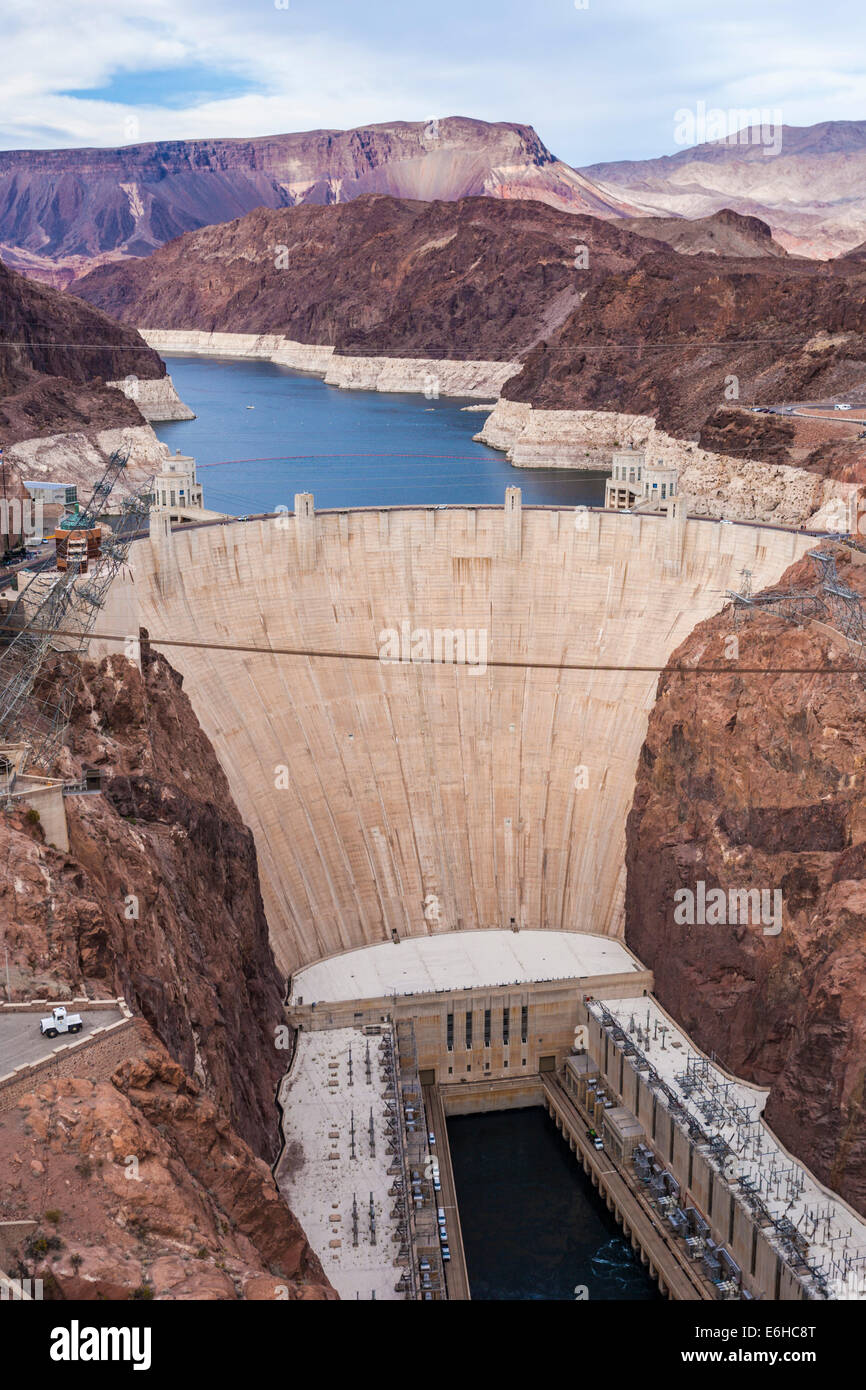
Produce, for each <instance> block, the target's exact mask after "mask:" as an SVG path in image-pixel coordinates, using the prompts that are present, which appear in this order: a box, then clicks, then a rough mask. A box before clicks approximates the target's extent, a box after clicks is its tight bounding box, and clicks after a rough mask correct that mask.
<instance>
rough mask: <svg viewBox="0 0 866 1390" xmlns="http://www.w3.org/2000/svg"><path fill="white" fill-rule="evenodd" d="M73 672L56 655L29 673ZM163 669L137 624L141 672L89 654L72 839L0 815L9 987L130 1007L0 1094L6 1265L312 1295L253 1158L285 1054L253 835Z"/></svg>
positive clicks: (321, 1281)
mask: <svg viewBox="0 0 866 1390" xmlns="http://www.w3.org/2000/svg"><path fill="white" fill-rule="evenodd" d="M114 650H115V652H116V651H117V646H116V645H115V648H114ZM76 679H77V677H76V666H75V662H74V661H73V659H72V658H71V657H69V656H63V655H57V656H54V657H52V658H50V660H49V662H48V663H47V665H46V667H45V670H44V672H43V677H42V685H43V691H45V690H47V688H48V687H49V686H50V685H51V684H53V683H59V682H68V681H75V680H76ZM181 687H182V682H181V678H180V677H179V676H178V674H177V673H176V672H175V671H174V670H173V669H172V668H171V667H170V666H169V665H168V663H167V662H166V661H165V660H164V659H163V658H162V657H161V656H158V655H156V654H154V653H153V652H152V651H151V650H150V648H149V647H148V645H147V642H146V640H145V641H143V642H142V649H141V665H140V669H139V666H138V665H136V664H134V663H133V662H131V661H128V660H127V659H126V658H125V657H124V656H122V655H113V656H111V657H109V658H107V659H105V660H102V661H100V662H98V663H97V662H95V661H87V662H85V663H84V665H83V669H82V672H81V679H80V682H79V684H78V693H77V697H76V701H75V705H74V709H73V712H72V717H71V720H70V725H69V730H68V738H67V744H66V746H65V747H64V749H63V750H62V753H61V757H60V760H59V763H58V766H57V768H56V771H57V773H58V774H59V775H61V776H63V777H64V778H66V779H73V778H75V777H77V776H79V775H80V772H81V769H82V768H83V767H91V768H98V769H99V770H100V771H101V773H102V775H103V790H102V793H101V794H99V795H83V796H72V797H67V798H65V799H64V801H65V808H66V814H67V819H68V828H69V849H68V852H62V851H60V850H58V849H56V848H55V847H54V846H53V845H51V844H48V843H47V842H46V841H47V836H46V833H45V829H44V827H43V825H42V823H41V822H40V820H39V817H38V815H34V813H33V812H32V811H31V812H28V810H27V808H26V807H24V806H20V807H19V809H18V810H17V811H15V812H14V813H12V814H10V815H7V816H4V817H3V818H2V819H0V855H2V859H3V863H4V866H5V873H4V875H3V879H2V883H0V933H2V936H3V940H4V943H5V945H6V947H7V949H8V978H9V983H10V985H11V990H12V997H13V999H16V1000H17V999H24V998H33V997H36V998H44V999H48V1000H52V1001H54V1000H71V999H74V998H75V997H79V996H82V995H86V996H89V997H91V998H93V997H96V998H101V997H105V996H106V995H109V996H116V995H122V996H123V997H124V998H125V999H126V1001H127V1003H128V1004H129V1006H130V1008H131V1010H132V1012H133V1014H134V1016H135V1018H134V1022H133V1023H132V1025H131V1028H126V1029H125V1030H124V1031H123V1034H122V1036H121V1034H119V1033H118V1035H117V1036H116V1038H115V1040H114V1042H113V1043H112V1047H111V1048H110V1049H106V1048H105V1047H104V1046H102V1045H101V1044H99V1043H95V1044H94V1046H93V1047H90V1048H81V1049H76V1050H75V1052H74V1053H73V1052H70V1053H69V1055H68V1057H65V1058H64V1062H65V1066H64V1068H63V1074H62V1075H54V1074H49V1073H48V1072H46V1073H44V1074H41V1073H40V1074H36V1075H33V1076H31V1077H29V1078H28V1081H27V1084H26V1085H25V1086H24V1087H23V1088H22V1087H20V1086H19V1087H17V1089H16V1093H15V1096H14V1099H13V1101H12V1104H11V1105H10V1106H8V1107H6V1108H5V1109H4V1114H3V1117H2V1119H3V1123H2V1125H0V1220H2V1221H35V1222H36V1223H37V1227H36V1230H35V1231H34V1232H33V1234H32V1237H29V1238H27V1239H26V1240H24V1241H22V1243H21V1245H20V1248H19V1249H18V1250H17V1253H16V1254H15V1256H14V1261H13V1262H12V1263H11V1264H10V1260H9V1259H6V1261H5V1263H6V1268H7V1270H8V1271H9V1272H11V1273H13V1274H14V1273H16V1272H20V1273H21V1274H22V1275H30V1276H35V1277H40V1278H43V1279H44V1281H45V1287H46V1297H49V1298H57V1297H61V1298H73V1299H74V1298H120V1299H125V1298H144V1297H147V1298H149V1297H156V1298H219V1299H236V1298H262V1299H276V1298H288V1299H300V1298H329V1297H333V1291H332V1290H331V1289H330V1287H329V1286H328V1283H327V1280H326V1279H325V1278H324V1276H323V1274H322V1271H321V1268H320V1266H319V1264H318V1261H317V1260H316V1258H315V1256H314V1255H313V1254H312V1253H311V1251H310V1249H309V1246H308V1244H307V1242H306V1239H305V1237H304V1233H303V1231H302V1230H301V1229H300V1227H299V1225H298V1223H297V1221H296V1220H295V1218H294V1217H293V1215H292V1213H291V1212H290V1211H289V1209H288V1208H287V1207H286V1205H285V1203H284V1201H283V1199H282V1197H281V1196H280V1194H279V1193H278V1191H277V1188H276V1185H275V1183H274V1180H273V1177H272V1175H271V1172H270V1170H269V1167H268V1161H272V1160H273V1159H274V1157H275V1156H276V1151H277V1148H278V1143H279V1134H278V1123H277V1121H278V1116H277V1109H276V1103H275V1092H276V1086H277V1083H278V1081H279V1079H280V1077H281V1076H282V1074H283V1072H284V1070H285V1065H286V1058H287V1056H288V1053H287V1051H286V1047H284V1046H283V1047H281V1046H279V1045H278V1042H279V1036H280V1035H279V1034H278V1031H277V1030H278V1029H280V1028H281V1027H282V1025H283V1019H284V1014H283V1009H282V1002H281V980H280V977H279V974H278V972H277V969H276V966H275V963H274V959H273V955H272V953H271V949H270V946H269V943H268V929H267V923H266V920H265V915H264V909H263V905H262V899H261V894H260V891H259V880H258V871H257V863H256V851H255V846H254V843H253V838H252V835H251V834H250V832H249V830H248V829H247V828H246V826H245V825H244V824H243V822H242V820H241V817H240V815H239V813H238V810H237V808H236V806H235V804H234V802H233V800H232V797H231V793H230V791H229V788H228V784H227V782H226V779H225V775H224V773H223V771H222V769H221V767H220V765H219V763H218V761H217V759H216V757H215V755H214V752H213V749H212V748H211V746H210V744H209V743H208V741H207V739H206V737H205V736H204V734H203V732H202V730H201V727H200V726H199V724H198V721H197V720H196V718H195V715H194V713H193V711H192V708H191V706H190V704H189V701H188V699H187V698H186V696H185V694H184V692H183V690H182V688H181ZM35 1017H36V1016H34V1020H35ZM86 1017H87V1016H86V1015H85V1018H86ZM11 1021H14V1019H13V1020H11ZM9 1022H10V1016H9V1015H6V1016H5V1018H0V1052H2V1046H3V1043H4V1040H5V1037H6V1035H5V1034H4V1033H3V1031H2V1029H3V1027H4V1026H6V1025H8V1024H9ZM85 1036H86V1035H85ZM108 1036H109V1035H108V1034H106V1035H105V1037H106V1038H107V1037H108ZM286 1041H288V1040H286ZM76 1058H77V1061H76Z"/></svg>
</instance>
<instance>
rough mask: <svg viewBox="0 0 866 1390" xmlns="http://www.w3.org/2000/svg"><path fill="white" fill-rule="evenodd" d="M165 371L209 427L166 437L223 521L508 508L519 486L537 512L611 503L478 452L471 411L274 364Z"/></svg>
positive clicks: (214, 360) (217, 360)
mask: <svg viewBox="0 0 866 1390" xmlns="http://www.w3.org/2000/svg"><path fill="white" fill-rule="evenodd" d="M165 360H166V364H167V366H168V370H169V372H170V373H171V375H172V378H173V380H174V384H175V386H176V387H177V390H178V394H179V395H180V397H181V399H182V400H183V401H185V402H186V404H187V405H189V406H190V408H191V409H192V410H194V411H195V412H196V416H197V418H196V419H195V420H183V421H176V422H175V421H172V422H170V423H160V424H157V425H156V426H155V427H154V428H155V430H156V433H157V435H158V436H159V438H160V439H161V440H163V442H164V443H166V444H168V445H169V446H170V447H171V449H172V450H174V449H180V451H181V453H182V454H192V455H193V457H194V458H195V460H196V462H197V464H198V467H199V470H200V471H199V482H200V483H202V485H203V486H204V501H205V506H206V507H211V508H213V509H214V510H215V511H220V512H231V513H233V514H234V515H243V514H244V513H246V512H250V513H252V512H265V511H267V512H271V511H273V510H274V509H275V508H276V507H277V506H288V507H292V506H293V505H294V496H295V493H296V492H312V493H313V494H314V496H315V499H316V506H317V507H373V506H396V505H400V504H404V505H405V504H420V503H427V504H430V503H432V504H442V503H446V502H451V503H455V502H494V503H502V501H503V499H504V496H505V489H506V488H507V487H512V486H517V487H520V488H522V489H523V501H524V502H525V503H526V504H527V505H529V504H531V503H542V502H544V503H550V504H555V505H559V506H576V505H577V504H583V505H586V506H592V505H601V504H602V503H603V501H604V481H603V475H601V474H599V473H578V472H573V471H571V470H564V469H535V468H533V469H527V468H513V467H512V466H511V464H510V463H508V462H507V461H506V459H505V456H504V454H501V453H497V452H496V451H495V450H494V449H488V448H487V447H486V445H484V444H476V443H474V441H473V439H472V436H473V434H476V433H477V432H478V430H480V429H481V426H482V424H483V423H484V418H485V417H484V415H483V414H479V413H477V412H475V411H472V412H466V411H463V410H462V409H461V407H462V406H464V405H468V404H471V402H469V401H464V400H456V399H453V398H450V399H447V400H445V399H440V400H429V401H428V400H425V398H424V397H423V396H420V395H415V396H410V395H405V396H404V395H385V394H380V393H378V392H375V391H341V390H338V389H337V388H335V387H332V386H325V384H324V382H323V381H322V380H321V379H320V378H319V377H313V376H305V375H303V374H302V373H299V372H292V371H289V370H287V369H286V368H284V367H277V366H275V365H274V364H273V363H272V362H254V361H248V360H244V359H236V358H221V357H193V356H183V357H166V359H165ZM250 406H252V407H253V409H250V408H249V407H250Z"/></svg>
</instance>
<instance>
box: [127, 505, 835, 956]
mask: <svg viewBox="0 0 866 1390" xmlns="http://www.w3.org/2000/svg"><path fill="white" fill-rule="evenodd" d="M581 527H583V529H581ZM810 544H814V542H813V541H810V539H809V538H808V537H806V536H801V535H795V534H791V533H789V532H784V531H774V530H771V529H769V528H760V527H750V526H726V525H721V526H720V525H716V524H713V523H711V522H698V521H690V522H686V523H683V522H681V521H679V522H677V521H673V520H669V519H668V518H663V517H638V516H622V515H616V514H614V513H590V514H586V513H583V514H581V513H578V514H577V517H576V516H575V513H574V512H573V511H569V510H555V509H540V508H539V509H533V510H524V511H523V513H522V515H521V513H520V512H519V511H517V512H516V513H511V512H508V511H503V509H502V508H493V507H490V508H448V509H447V510H442V511H438V510H435V509H424V508H406V509H396V510H382V511H377V510H372V509H371V510H363V511H355V512H351V511H350V512H345V511H344V512H326V513H319V514H318V515H316V516H308V517H300V518H295V517H288V516H284V517H280V518H277V519H272V520H267V521H253V522H245V523H237V524H234V525H230V526H214V527H208V528H201V529H196V530H189V531H186V532H183V531H181V532H175V533H174V534H173V535H172V536H170V537H168V538H165V537H162V538H161V539H158V540H156V539H155V540H153V541H150V542H140V543H137V544H136V545H135V547H134V548H133V564H134V569H135V578H136V590H137V594H138V605H139V613H140V621H141V623H142V624H143V625H144V626H145V627H146V628H147V629H148V630H149V631H150V634H151V636H152V637H153V638H154V639H158V638H161V637H165V638H169V637H172V638H179V639H182V640H191V641H203V642H220V643H223V642H224V643H240V644H246V645H252V646H262V647H303V648H305V649H314V650H324V651H334V652H345V653H364V654H368V655H373V656H375V655H376V654H377V653H379V652H380V651H383V652H384V654H385V655H386V656H388V657H394V656H396V657H397V658H399V657H400V656H401V655H406V656H408V655H409V652H408V651H405V650H404V651H402V652H401V646H405V643H406V634H407V633H408V634H409V641H410V642H411V644H412V647H413V648H414V650H415V652H416V654H417V653H422V654H423V652H424V649H425V642H426V641H427V640H429V642H430V646H431V649H432V650H433V652H434V654H435V651H436V633H437V631H438V632H439V633H440V639H439V641H440V645H441V649H442V652H443V653H444V654H445V655H447V654H448V650H449V644H450V641H451V640H452V639H450V638H448V637H447V636H446V637H444V638H443V637H441V634H442V633H450V634H457V636H456V642H457V644H458V648H457V649H458V651H459V642H460V640H461V634H463V640H465V642H466V648H467V660H468V658H474V666H475V668H476V669H473V667H472V666H470V665H468V664H456V665H455V664H445V663H444V662H440V663H438V664H437V663H436V662H434V663H432V664H421V663H419V662H417V661H416V662H415V663H412V662H411V661H401V660H399V659H398V661H397V663H396V664H386V663H385V662H383V661H381V660H378V659H377V660H365V661H359V660H348V659H347V660H339V661H335V660H329V659H324V658H322V657H306V656H303V657H296V656H271V655H261V656H259V655H256V654H249V653H234V652H228V651H226V652H223V651H203V650H195V649H185V648H180V647H175V648H172V647H169V648H166V655H167V656H168V657H169V659H170V660H171V661H172V663H173V664H174V665H175V666H176V667H177V668H178V669H179V670H180V672H181V673H182V675H183V677H184V688H185V690H186V691H187V693H188V695H189V697H190V699H191V701H192V704H193V706H194V708H195V710H196V713H197V715H198V717H199V719H200V721H201V723H202V726H203V728H204V730H205V732H206V733H207V734H208V736H209V738H210V739H211V742H212V743H213V745H214V747H215V749H216V750H217V753H218V755H219V757H220V759H221V761H222V764H223V767H224V768H225V771H226V774H227V776H228V779H229V782H230V784H231V788H232V791H233V794H234V796H235V799H236V801H237V804H238V806H239V809H240V811H241V814H242V815H243V817H244V819H245V820H246V822H247V824H248V825H249V826H250V827H251V828H252V831H253V833H254V835H255V840H256V846H257V850H258V858H259V867H260V873H261V880H262V892H263V896H264V900H265V908H266V911H267V915H268V921H269V923H270V927H271V933H272V939H273V946H274V952H275V955H276V957H277V960H278V962H279V964H280V966H281V968H282V969H283V970H285V971H287V972H289V971H292V970H294V969H296V968H297V967H299V966H301V965H305V964H308V963H310V962H312V961H316V960H320V959H321V958H323V957H325V956H328V955H332V954H335V953H337V952H341V951H345V950H348V949H350V948H353V947H358V946H367V945H371V944H374V943H376V942H380V941H383V940H389V939H390V938H391V937H392V936H393V935H394V934H397V935H398V936H401V937H403V936H418V935H429V934H435V933H439V932H446V931H450V930H454V929H464V930H469V929H474V928H486V927H498V928H502V927H506V928H507V927H509V926H510V925H512V924H516V925H520V926H524V927H530V928H552V929H556V930H563V929H565V930H574V931H584V932H598V933H606V934H610V935H618V934H620V932H621V929H622V912H623V897H624V876H625V868H624V852H625V822H626V816H627V814H628V811H629V808H630V805H631V800H632V794H633V789H634V779H635V768H636V763H637V758H638V754H639V752H640V748H641V745H642V742H643V739H644V736H645V732H646V725H647V717H648V713H649V710H650V708H651V706H652V704H653V701H654V697H655V688H656V684H657V679H658V677H657V674H656V673H655V672H653V671H651V670H650V671H646V670H643V671H640V670H625V671H623V670H616V671H602V670H590V671H564V672H560V671H555V670H543V669H522V668H520V667H499V666H495V665H487V666H486V669H477V668H478V667H479V666H480V667H484V661H483V657H484V655H485V654H486V659H487V661H488V662H496V661H512V660H513V661H534V662H547V663H551V662H553V663H559V662H573V663H587V664H589V665H597V666H601V665H604V664H608V665H616V666H626V667H629V666H632V667H640V666H643V667H646V666H659V665H662V664H664V662H665V661H666V660H667V658H668V657H669V655H670V653H671V652H672V651H673V649H674V648H675V647H676V646H677V645H678V644H679V643H680V642H681V641H682V640H683V638H684V637H685V636H686V635H687V633H688V632H690V631H691V629H692V628H693V627H694V625H695V624H696V623H697V622H699V621H701V620H702V619H703V618H705V617H707V616H709V615H710V614H711V613H713V612H716V611H717V610H718V609H719V607H720V606H721V605H722V603H723V602H724V590H725V589H726V588H728V587H732V588H736V587H738V584H739V577H740V572H741V570H742V569H743V568H744V567H746V568H748V569H750V570H751V571H752V574H753V584H754V587H755V589H756V590H757V589H759V588H761V587H762V586H764V585H766V584H768V583H772V582H774V581H775V580H777V579H778V577H779V576H780V575H781V573H782V572H783V571H784V569H785V568H786V567H787V566H788V565H789V564H790V563H792V562H793V561H794V560H795V559H797V558H798V557H799V556H800V555H801V554H803V553H804V551H805V550H807V549H808V548H809V545H810ZM383 634H387V635H386V636H383ZM473 642H474V643H475V648H474V650H473V648H472V644H473Z"/></svg>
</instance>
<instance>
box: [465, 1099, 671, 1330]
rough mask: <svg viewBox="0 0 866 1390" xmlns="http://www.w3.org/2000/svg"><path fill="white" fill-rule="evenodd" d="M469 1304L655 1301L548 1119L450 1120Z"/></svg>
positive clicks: (535, 1114) (528, 1113)
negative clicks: (580, 1293)
mask: <svg viewBox="0 0 866 1390" xmlns="http://www.w3.org/2000/svg"><path fill="white" fill-rule="evenodd" d="M448 1138H449V1141H450V1148H451V1159H452V1163H453V1165H454V1182H455V1186H456V1189H457V1204H458V1207H459V1209H460V1225H461V1228H462V1231H463V1244H464V1249H465V1252H466V1264H467V1268H468V1272H469V1289H470V1293H471V1294H472V1297H473V1299H515V1300H536V1299H543V1300H546V1301H549V1300H567V1299H570V1300H574V1299H575V1297H576V1295H575V1289H576V1287H577V1286H582V1287H583V1288H585V1290H586V1303H584V1307H587V1304H588V1305H589V1307H588V1308H587V1312H588V1311H589V1308H591V1306H592V1304H593V1303H595V1302H609V1301H612V1300H621V1299H631V1300H652V1299H661V1294H660V1293H659V1291H658V1288H657V1286H656V1284H655V1282H654V1281H653V1280H652V1279H650V1277H649V1275H648V1274H647V1272H646V1270H645V1269H644V1268H643V1266H642V1265H641V1263H640V1261H639V1260H638V1258H637V1257H636V1256H635V1254H634V1252H633V1251H632V1248H631V1245H630V1244H629V1242H628V1241H627V1240H624V1239H623V1236H622V1232H621V1230H620V1228H619V1227H618V1226H617V1224H616V1221H615V1220H614V1218H613V1216H612V1215H611V1213H610V1212H609V1211H608V1210H607V1207H606V1206H605V1204H604V1202H603V1201H602V1200H601V1199H600V1198H599V1195H598V1193H597V1191H596V1190H595V1189H594V1188H593V1186H592V1182H591V1181H590V1179H589V1178H588V1177H587V1175H586V1174H585V1173H584V1171H583V1169H582V1168H581V1166H580V1164H579V1163H578V1162H577V1161H576V1160H575V1158H574V1156H573V1155H572V1153H571V1151H570V1150H569V1147H568V1145H567V1144H566V1143H565V1141H564V1140H563V1138H562V1136H561V1135H560V1134H559V1133H558V1132H557V1129H556V1126H555V1125H554V1123H553V1121H552V1120H551V1119H550V1117H549V1115H548V1114H547V1112H546V1111H545V1110H544V1109H543V1108H542V1107H541V1106H536V1107H533V1108H532V1109H528V1110H500V1111H496V1112H494V1113H492V1114H488V1115H458V1116H452V1117H449V1120H448Z"/></svg>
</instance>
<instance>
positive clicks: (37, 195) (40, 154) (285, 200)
mask: <svg viewBox="0 0 866 1390" xmlns="http://www.w3.org/2000/svg"><path fill="white" fill-rule="evenodd" d="M365 193H389V194H392V195H394V196H395V197H402V198H421V199H425V200H429V199H436V198H443V199H448V200H452V199H455V198H462V197H465V196H467V195H468V194H487V195H489V196H491V197H496V198H507V199H514V198H519V199H536V200H538V201H540V202H543V203H549V204H551V205H552V206H554V207H558V208H562V209H564V210H566V211H569V212H578V213H584V212H585V213H592V214H593V215H594V216H596V217H627V216H630V215H631V214H632V213H635V212H637V211H639V210H638V209H636V208H633V207H632V206H631V204H630V203H629V202H628V200H622V199H620V198H616V197H612V196H608V195H607V194H605V193H602V192H601V191H600V190H599V189H597V188H596V187H595V186H594V185H593V183H592V182H591V181H590V180H589V179H587V178H585V176H584V175H583V174H580V173H578V172H577V171H576V170H574V169H572V168H570V167H569V165H567V164H564V163H563V162H562V161H561V160H558V159H556V158H555V157H554V156H553V155H552V154H551V153H550V151H549V150H548V149H546V147H545V146H544V144H543V143H542V142H541V140H539V138H538V136H537V135H536V133H535V131H534V130H533V129H532V128H531V127H530V126H523V125H510V124H507V123H505V122H500V123H497V124H494V125H489V124H487V123H486V122H484V121H475V120H469V119H466V118H464V117H461V116H454V117H449V118H447V119H443V120H441V121H430V122H427V123H426V124H424V123H423V122H418V121H414V122H413V121H395V122H392V123H389V124H386V125H373V126H365V127H363V128H360V129H358V130H347V131H340V130H314V131H308V132H305V133H303V134H297V135H274V136H267V137H263V138H262V139H256V140H178V141H172V142H164V143H161V144H153V145H130V146H126V147H124V148H121V149H73V150H12V151H5V152H2V151H0V257H2V259H3V260H4V261H5V262H6V264H7V265H11V266H13V267H14V268H15V269H17V270H21V271H23V272H25V273H26V274H30V275H34V276H37V277H39V278H42V279H46V280H49V281H51V282H52V283H54V284H67V283H68V282H69V281H70V280H71V279H72V278H73V276H74V275H76V274H79V273H81V272H82V271H84V270H86V269H88V268H90V267H92V266H93V265H94V264H99V263H101V262H103V261H106V260H114V259H117V258H119V257H123V256H146V255H148V254H149V253H150V252H151V251H153V250H154V249H155V247H157V246H161V245H162V244H163V243H164V242H166V241H170V240H171V239H172V238H173V237H176V236H180V235H181V233H183V232H188V231H191V230H193V229H195V228H197V227H205V226H210V225H212V224H214V223H217V222H228V221H229V220H230V219H232V218H235V217H240V216H241V215H242V214H243V213H245V212H250V211H252V209H253V208H257V207H268V208H281V207H294V206H295V205H296V204H299V203H314V204H329V203H344V202H349V201H351V200H352V199H353V198H357V197H359V196H360V195H362V194H365Z"/></svg>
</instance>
